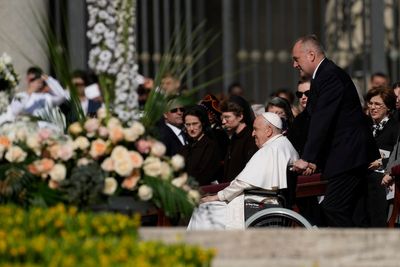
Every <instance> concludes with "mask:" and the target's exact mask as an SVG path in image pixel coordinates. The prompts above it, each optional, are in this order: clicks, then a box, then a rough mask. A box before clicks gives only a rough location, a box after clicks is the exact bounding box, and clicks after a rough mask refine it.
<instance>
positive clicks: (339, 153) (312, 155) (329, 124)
mask: <svg viewBox="0 0 400 267" xmlns="http://www.w3.org/2000/svg"><path fill="white" fill-rule="evenodd" d="M292 55H293V67H294V68H296V69H297V70H298V71H299V72H300V75H301V76H302V78H305V79H307V78H308V79H311V89H310V96H309V99H308V103H307V112H308V114H309V116H310V126H309V132H308V135H307V141H306V144H305V146H304V151H303V154H302V156H301V159H299V160H298V161H296V162H295V164H294V169H295V170H297V171H299V172H303V174H310V173H312V172H314V171H315V169H316V166H318V167H319V168H320V169H321V170H322V174H323V176H324V177H325V178H327V179H328V186H327V189H326V194H325V198H324V200H323V202H322V208H323V211H324V215H325V219H326V223H327V225H328V226H334V227H351V226H354V223H353V220H352V216H353V211H354V208H355V204H356V202H357V201H358V199H359V198H360V197H361V195H363V194H364V193H365V191H366V182H365V180H363V178H364V177H365V174H366V171H367V168H368V164H369V163H370V162H372V161H374V160H375V159H377V158H379V157H380V155H379V152H378V150H377V148H376V145H375V142H374V139H373V136H372V133H371V130H370V129H369V127H368V122H367V120H366V118H365V116H364V114H363V112H362V108H361V105H360V101H359V99H358V95H357V90H356V88H355V86H354V84H353V82H352V80H351V78H350V76H349V75H348V74H347V73H346V72H345V71H344V70H342V69H341V68H339V67H338V66H336V65H335V64H334V63H333V62H332V61H330V60H329V59H327V58H325V53H324V51H323V48H322V46H321V44H320V42H319V41H318V39H317V38H316V36H314V35H310V36H305V37H302V38H300V39H298V40H297V42H296V43H295V45H294V46H293V50H292Z"/></svg>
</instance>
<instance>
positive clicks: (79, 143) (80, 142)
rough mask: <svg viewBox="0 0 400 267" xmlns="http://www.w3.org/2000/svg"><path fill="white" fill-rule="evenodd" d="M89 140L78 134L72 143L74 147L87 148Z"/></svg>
mask: <svg viewBox="0 0 400 267" xmlns="http://www.w3.org/2000/svg"><path fill="white" fill-rule="evenodd" d="M89 146H90V142H89V140H88V139H87V138H86V137H84V136H78V137H77V138H76V139H75V140H74V143H73V147H74V149H80V150H85V149H87V148H89Z"/></svg>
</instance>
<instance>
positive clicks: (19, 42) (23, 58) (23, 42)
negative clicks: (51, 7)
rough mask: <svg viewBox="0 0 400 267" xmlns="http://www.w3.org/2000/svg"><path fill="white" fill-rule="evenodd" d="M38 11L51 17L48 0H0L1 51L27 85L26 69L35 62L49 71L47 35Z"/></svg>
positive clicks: (44, 15)
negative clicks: (40, 26) (40, 21)
mask: <svg viewBox="0 0 400 267" xmlns="http://www.w3.org/2000/svg"><path fill="white" fill-rule="evenodd" d="M35 14H37V15H40V16H41V18H44V19H47V17H48V0H0V54H2V53H3V52H6V53H7V54H9V55H10V56H11V57H12V59H13V63H14V66H15V68H16V71H17V72H18V74H19V75H20V78H21V83H20V86H19V87H20V89H23V88H24V86H25V72H26V69H27V68H28V67H30V66H32V65H37V66H39V67H41V68H42V69H43V70H44V71H48V69H49V62H48V58H47V53H46V47H44V46H43V35H42V34H41V32H40V29H39V27H38V23H37V19H36V18H35V16H36V15H35Z"/></svg>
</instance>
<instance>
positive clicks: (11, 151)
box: [4, 146, 27, 162]
mask: <svg viewBox="0 0 400 267" xmlns="http://www.w3.org/2000/svg"><path fill="white" fill-rule="evenodd" d="M26 155H27V154H26V152H25V151H23V150H22V149H21V148H20V147H19V146H11V147H9V148H8V150H7V152H6V155H5V156H4V157H5V159H6V160H8V161H9V162H22V161H24V160H25V158H26Z"/></svg>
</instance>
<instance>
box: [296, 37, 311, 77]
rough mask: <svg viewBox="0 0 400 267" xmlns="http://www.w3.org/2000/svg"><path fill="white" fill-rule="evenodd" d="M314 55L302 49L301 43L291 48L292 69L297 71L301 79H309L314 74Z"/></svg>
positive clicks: (304, 48)
mask: <svg viewBox="0 0 400 267" xmlns="http://www.w3.org/2000/svg"><path fill="white" fill-rule="evenodd" d="M314 57H315V54H314V53H311V51H310V50H309V49H308V48H306V47H304V46H303V44H302V43H300V42H297V43H296V44H295V45H294V46H293V50H292V58H293V68H295V69H297V70H298V71H299V73H300V76H301V77H303V78H307V79H309V78H311V77H312V75H313V73H314V65H313V60H314Z"/></svg>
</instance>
